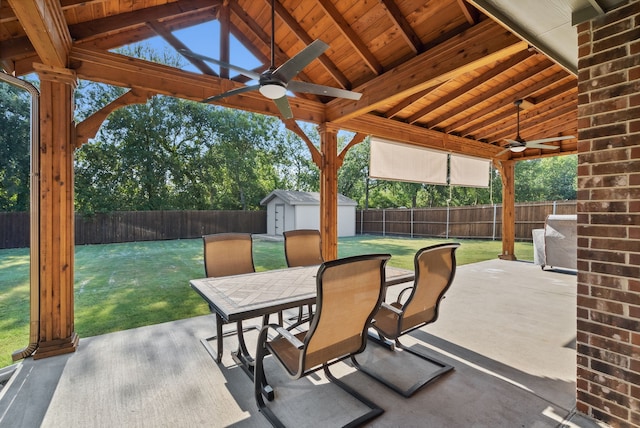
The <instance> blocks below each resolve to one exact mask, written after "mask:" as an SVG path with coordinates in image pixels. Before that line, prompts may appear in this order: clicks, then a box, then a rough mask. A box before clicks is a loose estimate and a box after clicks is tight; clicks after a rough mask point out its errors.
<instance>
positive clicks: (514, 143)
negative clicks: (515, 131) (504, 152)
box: [504, 138, 525, 148]
mask: <svg viewBox="0 0 640 428" xmlns="http://www.w3.org/2000/svg"><path fill="white" fill-rule="evenodd" d="M504 141H506V142H507V148H511V147H523V146H524V145H525V143H522V142H520V141H518V140H511V139H509V138H505V139H504Z"/></svg>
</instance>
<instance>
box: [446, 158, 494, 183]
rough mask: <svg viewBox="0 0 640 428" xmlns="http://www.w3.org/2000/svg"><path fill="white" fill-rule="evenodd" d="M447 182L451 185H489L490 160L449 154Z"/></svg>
mask: <svg viewBox="0 0 640 428" xmlns="http://www.w3.org/2000/svg"><path fill="white" fill-rule="evenodd" d="M450 156H451V158H450V162H451V163H450V165H449V168H450V173H451V174H450V176H449V184H451V185H452V186H468V187H489V167H490V165H491V164H490V161H489V160H487V159H480V158H473V157H469V156H462V155H453V154H452V155H450Z"/></svg>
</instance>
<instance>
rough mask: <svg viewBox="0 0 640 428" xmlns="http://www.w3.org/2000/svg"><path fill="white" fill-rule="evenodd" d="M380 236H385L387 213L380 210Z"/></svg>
mask: <svg viewBox="0 0 640 428" xmlns="http://www.w3.org/2000/svg"><path fill="white" fill-rule="evenodd" d="M382 236H387V211H386V210H385V209H383V210H382Z"/></svg>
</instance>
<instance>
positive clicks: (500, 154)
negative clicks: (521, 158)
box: [494, 147, 511, 158]
mask: <svg viewBox="0 0 640 428" xmlns="http://www.w3.org/2000/svg"><path fill="white" fill-rule="evenodd" d="M510 150H511V149H510V148H508V147H507V148H506V149H504V150H503V151H501V152H498V154H497V155H495V156H494V157H496V158H497V157H500V156H502V155H503V154H505V153H507V152H508V151H510Z"/></svg>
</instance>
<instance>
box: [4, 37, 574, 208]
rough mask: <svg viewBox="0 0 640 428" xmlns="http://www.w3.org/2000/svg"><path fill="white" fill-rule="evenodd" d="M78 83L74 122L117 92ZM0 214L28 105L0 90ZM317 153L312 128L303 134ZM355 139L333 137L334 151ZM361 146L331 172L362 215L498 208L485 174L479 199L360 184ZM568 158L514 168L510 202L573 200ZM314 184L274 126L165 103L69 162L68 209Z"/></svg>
mask: <svg viewBox="0 0 640 428" xmlns="http://www.w3.org/2000/svg"><path fill="white" fill-rule="evenodd" d="M123 53H125V54H128V55H132V56H137V57H141V58H146V59H149V60H152V61H156V62H160V63H165V64H171V65H180V63H181V61H183V60H182V58H181V57H179V56H177V55H175V54H171V53H169V52H164V53H162V54H158V53H156V52H154V51H152V50H151V49H150V48H148V47H145V46H137V47H135V48H132V49H129V50H125V51H123ZM125 91H126V90H125V89H123V88H118V87H113V86H109V85H102V84H96V83H89V82H81V83H80V85H79V87H78V90H77V91H76V105H77V108H76V121H77V122H80V121H82V120H83V119H84V118H86V117H88V116H89V115H91V114H92V113H93V112H95V111H97V110H98V109H100V108H102V107H103V106H104V105H106V104H107V103H109V102H111V101H112V100H114V99H116V98H117V97H119V96H121V95H122V94H124V93H125ZM0 103H1V104H0V107H2V113H0V114H1V115H2V116H1V117H2V120H1V121H0V131H1V132H0V210H2V211H24V210H27V209H28V203H29V186H28V184H29V144H28V141H29V135H28V134H29V121H28V117H29V103H28V95H27V94H26V93H24V92H21V91H20V90H17V89H15V88H12V87H10V86H8V85H4V84H2V85H0ZM300 126H301V127H302V128H303V130H304V131H305V134H306V135H307V136H308V137H309V139H310V140H311V141H312V143H313V144H314V145H316V147H319V146H320V136H319V133H318V131H317V129H316V127H315V126H312V125H309V124H304V123H301V124H300ZM352 137H353V134H350V133H347V132H341V133H339V134H338V145H339V148H340V150H342V149H344V147H345V146H346V145H347V144H348V143H349V141H350V140H351V138H352ZM369 156H370V152H369V142H368V139H365V141H364V142H362V143H360V144H357V145H355V146H353V147H351V148H350V150H349V151H348V152H347V154H346V156H345V158H344V162H343V164H342V167H341V168H340V170H339V172H338V191H339V192H340V193H342V194H344V195H346V196H348V197H350V198H352V199H354V200H356V201H357V202H358V205H359V207H361V208H368V207H370V208H391V207H435V206H447V205H452V206H460V205H474V204H490V203H494V202H495V203H499V202H501V199H502V198H501V193H502V184H501V178H500V176H499V174H498V172H497V171H496V170H492V176H491V180H490V182H491V184H490V187H489V188H471V187H450V186H442V185H434V184H426V183H422V184H420V183H403V182H398V181H386V180H378V179H373V178H369ZM576 170H577V159H576V156H575V155H574V156H562V157H550V158H543V159H537V160H531V161H523V162H518V163H517V164H516V200H517V201H519V202H524V201H538V200H560V199H575V197H576ZM319 178H320V173H319V170H318V168H317V166H316V165H315V164H314V162H313V161H312V159H311V154H310V151H309V149H308V147H307V146H306V144H305V143H304V142H303V141H302V140H301V139H300V138H299V137H298V136H296V135H295V134H293V133H292V132H289V131H287V130H286V129H285V128H284V126H283V125H282V123H281V122H280V121H279V120H278V119H277V118H273V117H268V116H263V115H258V114H252V113H246V112H240V111H235V110H229V109H224V108H220V107H215V106H211V105H205V104H201V103H196V102H191V101H185V100H180V99H176V98H172V97H166V96H155V97H152V98H151V99H150V100H149V101H147V102H146V103H145V104H138V105H131V106H127V107H123V108H120V109H118V110H116V111H114V112H113V113H112V114H111V115H109V117H108V119H107V120H106V121H105V122H104V123H103V125H102V127H101V129H100V131H99V132H98V134H97V136H96V138H95V139H94V140H91V141H89V142H88V143H87V144H85V145H83V146H82V147H81V148H80V149H78V150H77V151H76V159H75V198H76V199H75V205H76V209H77V210H78V211H79V212H82V213H87V214H90V213H94V212H109V211H117V210H188V209H197V210H199V209H241V210H253V209H260V208H261V207H260V201H261V200H262V199H263V198H264V197H265V196H266V195H267V194H268V193H269V192H271V191H272V190H274V189H290V190H302V191H317V190H318V188H319V184H320V180H319Z"/></svg>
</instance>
